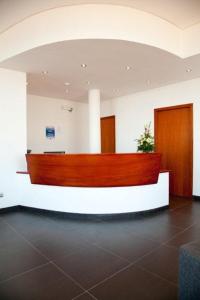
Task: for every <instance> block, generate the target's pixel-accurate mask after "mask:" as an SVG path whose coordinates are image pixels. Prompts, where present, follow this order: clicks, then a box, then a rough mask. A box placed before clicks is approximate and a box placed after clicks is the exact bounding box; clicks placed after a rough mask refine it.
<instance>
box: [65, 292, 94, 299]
mask: <svg viewBox="0 0 200 300" xmlns="http://www.w3.org/2000/svg"><path fill="white" fill-rule="evenodd" d="M83 295H89V296H91V297H92V299H94V300H98V299H97V298H96V297H95V296H94V295H93V294H91V293H90V292H88V291H86V292H84V293H82V294H79V295H78V296H76V297H74V298H72V299H71V300H76V299H79V298H80V297H81V296H83Z"/></svg>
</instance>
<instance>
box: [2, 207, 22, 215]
mask: <svg viewBox="0 0 200 300" xmlns="http://www.w3.org/2000/svg"><path fill="white" fill-rule="evenodd" d="M19 210H20V206H19V205H14V206H9V207H4V208H0V214H4V213H9V212H16V211H19Z"/></svg>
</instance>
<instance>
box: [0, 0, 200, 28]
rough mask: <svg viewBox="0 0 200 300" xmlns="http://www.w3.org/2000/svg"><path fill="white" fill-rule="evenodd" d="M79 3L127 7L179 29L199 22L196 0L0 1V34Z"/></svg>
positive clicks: (198, 8)
mask: <svg viewBox="0 0 200 300" xmlns="http://www.w3.org/2000/svg"><path fill="white" fill-rule="evenodd" d="M81 4H112V5H121V6H122V5H123V6H129V7H131V8H134V9H138V10H142V11H144V12H147V13H151V14H153V15H155V16H158V17H160V18H161V19H163V20H166V21H167V22H169V23H171V24H174V25H175V26H177V27H178V28H180V29H186V28H188V27H190V26H193V25H194V24H197V23H200V2H199V1H198V0H185V1H182V0H168V1H157V0H143V1H141V0H134V1H133V0H43V1H39V0H35V1H27V0H15V1H13V0H2V1H0V32H3V31H5V30H7V29H8V28H10V27H11V26H13V25H15V24H17V23H19V22H21V21H23V20H24V19H26V18H28V17H30V16H32V15H34V14H38V13H41V12H43V11H45V10H49V9H54V8H57V7H61V6H67V5H81Z"/></svg>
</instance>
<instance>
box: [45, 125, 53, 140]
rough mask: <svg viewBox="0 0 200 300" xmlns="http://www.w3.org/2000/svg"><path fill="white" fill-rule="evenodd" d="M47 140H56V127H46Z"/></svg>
mask: <svg viewBox="0 0 200 300" xmlns="http://www.w3.org/2000/svg"><path fill="white" fill-rule="evenodd" d="M46 138H47V139H54V138H55V127H46Z"/></svg>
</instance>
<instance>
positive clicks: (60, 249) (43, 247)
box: [32, 232, 87, 260]
mask: <svg viewBox="0 0 200 300" xmlns="http://www.w3.org/2000/svg"><path fill="white" fill-rule="evenodd" d="M32 244H33V245H34V246H35V247H36V248H37V249H38V250H39V251H41V253H43V254H44V255H45V256H46V257H47V258H48V259H50V260H51V259H56V258H60V257H61V256H65V255H70V254H72V253H75V252H77V251H80V249H83V248H84V247H86V246H87V244H86V242H84V241H83V240H82V239H81V237H80V236H77V235H76V234H75V233H74V232H62V233H61V232H58V233H57V234H56V235H55V234H53V233H49V234H48V235H47V236H45V237H44V238H43V239H39V240H36V241H32Z"/></svg>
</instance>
